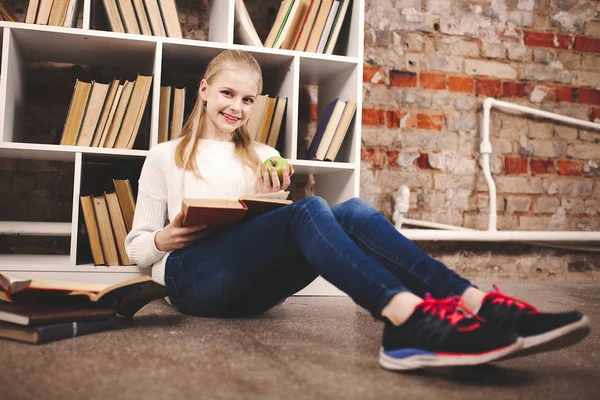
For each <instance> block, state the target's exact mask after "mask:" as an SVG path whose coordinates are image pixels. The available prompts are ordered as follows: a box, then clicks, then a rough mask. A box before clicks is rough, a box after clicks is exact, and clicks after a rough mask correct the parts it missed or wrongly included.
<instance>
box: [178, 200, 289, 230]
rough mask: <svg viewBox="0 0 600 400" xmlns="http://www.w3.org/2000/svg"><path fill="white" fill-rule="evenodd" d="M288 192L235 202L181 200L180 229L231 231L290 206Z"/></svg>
mask: <svg viewBox="0 0 600 400" xmlns="http://www.w3.org/2000/svg"><path fill="white" fill-rule="evenodd" d="M289 193H290V192H287V191H284V192H274V193H259V194H256V195H252V196H244V197H241V198H239V199H238V200H228V199H183V201H182V205H181V209H182V211H183V213H184V217H183V226H191V225H197V224H208V230H209V231H211V232H215V231H220V230H223V229H225V228H228V227H232V226H234V225H236V224H237V223H239V222H241V221H243V220H248V219H251V218H254V217H257V216H259V215H262V214H265V213H267V212H269V211H272V210H275V209H277V208H280V207H283V206H286V205H288V204H291V203H292V201H291V200H286V199H287V197H288V195H289Z"/></svg>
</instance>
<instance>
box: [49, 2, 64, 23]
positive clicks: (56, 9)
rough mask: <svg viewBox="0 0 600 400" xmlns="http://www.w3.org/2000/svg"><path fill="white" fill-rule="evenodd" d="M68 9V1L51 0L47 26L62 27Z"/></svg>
mask: <svg viewBox="0 0 600 400" xmlns="http://www.w3.org/2000/svg"><path fill="white" fill-rule="evenodd" d="M68 7H69V0H53V2H52V8H51V9H50V16H49V17H48V25H50V26H63V23H64V21H65V16H66V15H67V8H68Z"/></svg>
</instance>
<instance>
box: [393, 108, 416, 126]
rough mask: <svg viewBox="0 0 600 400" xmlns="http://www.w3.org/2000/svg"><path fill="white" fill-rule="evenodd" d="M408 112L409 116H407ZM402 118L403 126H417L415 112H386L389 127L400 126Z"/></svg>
mask: <svg viewBox="0 0 600 400" xmlns="http://www.w3.org/2000/svg"><path fill="white" fill-rule="evenodd" d="M407 114H408V117H407V116H406V115H407ZM402 120H404V126H403V128H416V127H417V115H416V114H415V113H409V112H407V111H398V110H394V111H387V112H386V125H387V127H388V128H399V127H400V124H401V123H402Z"/></svg>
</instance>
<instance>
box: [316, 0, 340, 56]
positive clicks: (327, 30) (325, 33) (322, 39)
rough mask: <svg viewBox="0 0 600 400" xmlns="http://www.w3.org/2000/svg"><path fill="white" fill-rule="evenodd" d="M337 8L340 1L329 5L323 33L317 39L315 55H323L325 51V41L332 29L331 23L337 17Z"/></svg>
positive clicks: (335, 0)
mask: <svg viewBox="0 0 600 400" xmlns="http://www.w3.org/2000/svg"><path fill="white" fill-rule="evenodd" d="M339 7H340V0H334V1H333V4H332V5H331V9H330V10H329V14H328V15H327V20H326V21H325V26H324V27H323V33H321V37H320V38H319V45H318V46H317V53H323V52H324V51H325V45H326V44H327V39H328V38H329V33H330V32H331V28H332V27H333V22H334V21H335V16H336V15H337V11H338V9H339Z"/></svg>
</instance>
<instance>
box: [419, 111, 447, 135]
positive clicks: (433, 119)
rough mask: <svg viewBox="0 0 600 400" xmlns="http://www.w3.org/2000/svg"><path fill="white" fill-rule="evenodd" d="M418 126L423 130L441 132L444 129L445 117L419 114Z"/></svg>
mask: <svg viewBox="0 0 600 400" xmlns="http://www.w3.org/2000/svg"><path fill="white" fill-rule="evenodd" d="M417 126H418V127H419V128H421V129H433V130H436V131H441V130H442V128H443V127H444V116H443V115H429V114H417Z"/></svg>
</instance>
